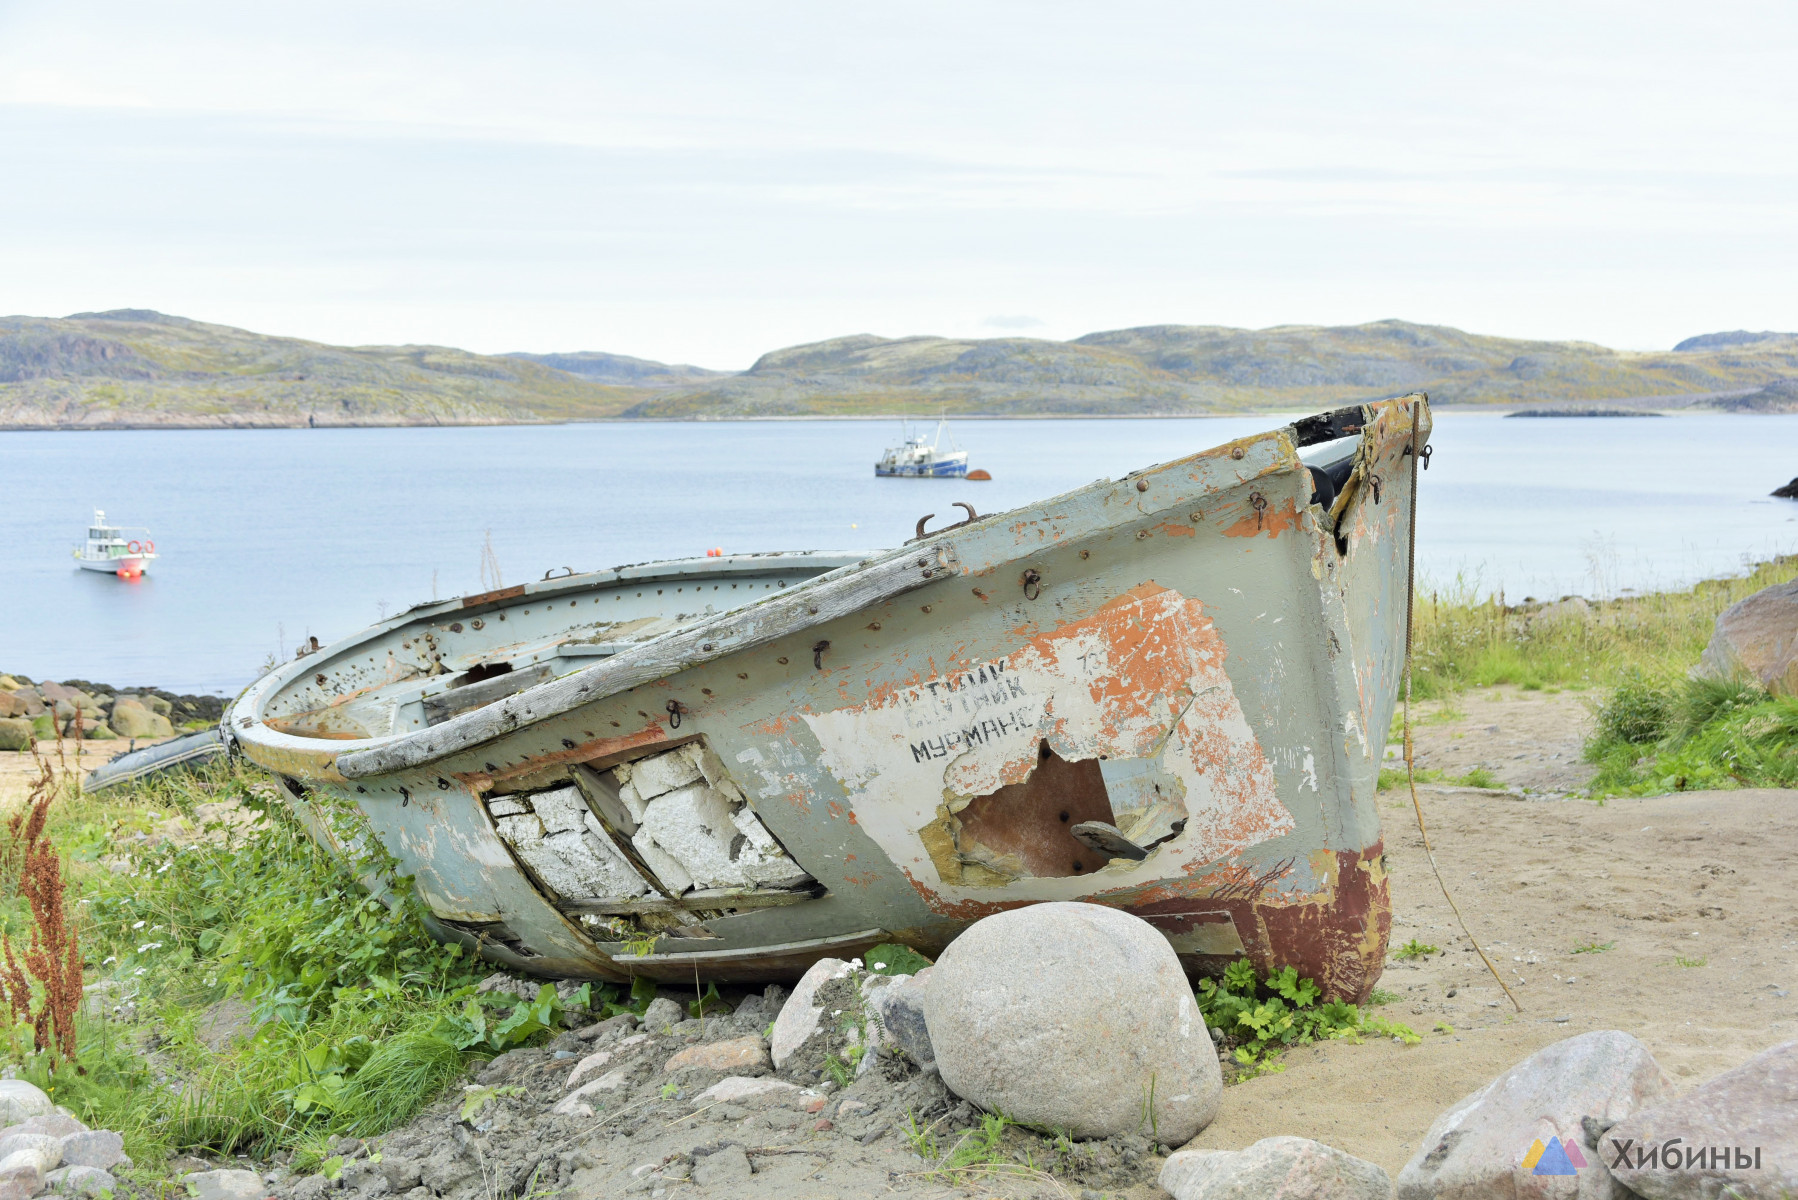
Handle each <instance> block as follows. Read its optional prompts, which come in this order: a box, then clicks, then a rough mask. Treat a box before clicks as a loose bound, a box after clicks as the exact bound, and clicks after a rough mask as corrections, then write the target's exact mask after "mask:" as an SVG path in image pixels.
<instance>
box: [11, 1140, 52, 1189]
mask: <svg viewBox="0 0 1798 1200" xmlns="http://www.w3.org/2000/svg"><path fill="white" fill-rule="evenodd" d="M55 1165H56V1164H55V1163H52V1162H50V1161H49V1158H48V1156H47V1155H45V1154H44V1152H43V1151H42V1150H38V1149H35V1148H28V1149H24V1150H15V1151H13V1152H12V1153H11V1154H9V1155H7V1156H6V1157H5V1158H0V1200H28V1197H31V1196H35V1195H37V1194H38V1193H39V1192H41V1191H43V1190H44V1176H45V1175H48V1174H49V1173H50V1168H51V1167H53V1166H55Z"/></svg>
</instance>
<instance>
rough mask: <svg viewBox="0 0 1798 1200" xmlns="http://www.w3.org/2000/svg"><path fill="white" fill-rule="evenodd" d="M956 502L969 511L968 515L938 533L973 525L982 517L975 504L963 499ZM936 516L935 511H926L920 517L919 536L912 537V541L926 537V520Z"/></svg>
mask: <svg viewBox="0 0 1798 1200" xmlns="http://www.w3.org/2000/svg"><path fill="white" fill-rule="evenodd" d="M954 504H955V507H956V508H959V509H961V510H962V511H963V512H965V513H967V514H968V515H967V517H966V518H965V519H963V520H960V521H957V522H956V523H955V524H953V525H945V526H943V528H942V529H939V530H937V532H938V533H942V532H944V531H946V530H950V529H960V528H961V527H962V526H963V525H972V524H973V523H974V522H976V521H978V520H979V519H980V514H979V513H977V512H975V511H974V506H973V505H972V504H968V503H966V502H965V501H962V500H957V501H955V502H954ZM934 516H936V514H935V513H925V514H924V515H923V516H921V517H919V518H918V528H917V536H916V537H914V538H912V539H911V540H912V541H914V542H917V541H922V540H923V539H924V536H925V535H924V523H925V522H926V521H929V520H930V519H931V518H932V517H934Z"/></svg>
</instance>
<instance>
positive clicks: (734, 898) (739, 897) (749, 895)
mask: <svg viewBox="0 0 1798 1200" xmlns="http://www.w3.org/2000/svg"><path fill="white" fill-rule="evenodd" d="M821 895H823V889H822V888H805V889H802V890H799V891H783V890H776V889H773V888H709V889H707V890H704V891H697V892H688V893H687V894H686V895H684V896H681V897H679V898H678V899H674V900H669V899H667V898H666V897H662V896H638V897H636V898H634V899H630V900H570V901H566V902H565V903H564V904H563V905H562V911H564V912H567V913H597V914H598V915H600V916H602V917H623V916H632V915H636V914H639V913H669V912H718V911H720V910H723V909H730V910H732V911H735V912H745V911H748V910H749V909H753V908H784V907H785V906H786V905H789V904H803V903H805V902H806V901H807V900H816V899H817V898H818V897H819V896H821Z"/></svg>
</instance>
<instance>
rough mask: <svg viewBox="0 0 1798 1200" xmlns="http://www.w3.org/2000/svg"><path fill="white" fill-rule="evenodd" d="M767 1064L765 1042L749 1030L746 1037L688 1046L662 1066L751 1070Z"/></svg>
mask: <svg viewBox="0 0 1798 1200" xmlns="http://www.w3.org/2000/svg"><path fill="white" fill-rule="evenodd" d="M768 1065H769V1061H768V1046H767V1043H765V1042H763V1041H762V1039H761V1037H760V1035H757V1034H750V1035H749V1036H748V1037H740V1038H732V1039H731V1040H730V1041H728V1042H707V1043H705V1044H704V1045H700V1046H688V1047H687V1048H686V1049H685V1050H682V1051H680V1052H679V1053H677V1054H675V1055H674V1057H673V1058H670V1059H669V1060H668V1065H667V1066H666V1067H665V1068H663V1069H664V1070H667V1071H684V1070H686V1069H688V1068H689V1067H700V1068H702V1069H704V1070H707V1071H751V1070H754V1069H755V1068H757V1067H764V1068H765V1067H767V1066H768Z"/></svg>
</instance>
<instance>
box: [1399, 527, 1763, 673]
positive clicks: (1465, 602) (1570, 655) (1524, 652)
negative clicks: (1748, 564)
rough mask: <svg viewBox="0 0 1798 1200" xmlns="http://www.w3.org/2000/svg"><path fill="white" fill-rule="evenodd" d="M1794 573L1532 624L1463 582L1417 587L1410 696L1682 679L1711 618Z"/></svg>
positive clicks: (1521, 610) (1607, 604)
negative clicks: (1494, 688)
mask: <svg viewBox="0 0 1798 1200" xmlns="http://www.w3.org/2000/svg"><path fill="white" fill-rule="evenodd" d="M1794 575H1798V558H1784V559H1779V560H1776V561H1774V562H1769V563H1762V564H1760V565H1759V566H1758V567H1756V568H1755V569H1754V570H1753V571H1752V572H1751V573H1749V574H1748V575H1745V576H1742V577H1740V578H1734V579H1714V580H1708V581H1706V582H1704V583H1700V584H1698V585H1696V586H1695V587H1692V588H1689V589H1687V590H1685V591H1678V592H1657V593H1655V594H1653V595H1647V596H1639V597H1626V598H1623V599H1618V600H1611V601H1603V602H1599V603H1594V604H1593V605H1592V618H1591V620H1590V621H1579V620H1577V619H1568V620H1562V621H1557V622H1543V621H1540V620H1535V619H1533V618H1532V615H1531V613H1530V612H1529V611H1526V608H1525V607H1516V606H1514V607H1506V606H1504V605H1502V604H1501V603H1500V602H1499V600H1498V599H1497V598H1488V599H1485V600H1477V599H1475V596H1476V587H1475V585H1474V583H1473V582H1472V581H1469V580H1466V579H1460V578H1458V579H1457V580H1456V581H1455V582H1454V583H1453V584H1451V585H1449V586H1447V587H1437V588H1432V587H1430V586H1429V585H1428V584H1423V585H1420V587H1419V589H1418V597H1417V603H1416V608H1415V616H1414V621H1415V628H1414V632H1413V652H1414V660H1413V667H1412V673H1413V689H1414V690H1413V694H1414V695H1415V697H1416V698H1417V699H1420V700H1430V699H1450V698H1453V697H1455V696H1457V695H1459V694H1461V693H1462V692H1464V691H1465V690H1466V689H1468V688H1472V687H1490V686H1493V685H1496V684H1512V685H1516V686H1518V687H1521V688H1524V689H1526V690H1536V689H1543V690H1547V689H1548V688H1551V687H1553V688H1573V689H1583V688H1593V687H1597V688H1611V687H1616V686H1618V685H1619V684H1621V683H1623V682H1624V681H1625V680H1626V679H1628V678H1630V677H1631V676H1632V675H1639V676H1641V677H1643V678H1648V679H1669V678H1674V677H1677V676H1681V675H1683V674H1684V673H1685V671H1686V670H1687V669H1688V668H1689V667H1691V665H1692V664H1693V663H1695V662H1697V661H1698V655H1699V654H1700V653H1701V652H1702V651H1703V650H1704V647H1705V644H1706V643H1707V642H1709V641H1710V637H1711V632H1712V629H1713V627H1714V625H1715V622H1716V619H1717V614H1718V613H1720V612H1722V611H1723V610H1724V609H1725V608H1728V607H1729V606H1730V605H1731V604H1734V603H1735V602H1736V601H1738V600H1741V599H1744V598H1745V597H1747V596H1749V595H1752V594H1753V593H1755V592H1758V591H1760V590H1761V589H1762V588H1765V587H1768V586H1770V585H1772V584H1776V583H1784V582H1786V581H1788V580H1790V579H1791V578H1793V576H1794Z"/></svg>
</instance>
